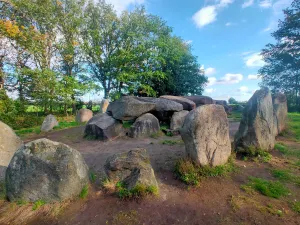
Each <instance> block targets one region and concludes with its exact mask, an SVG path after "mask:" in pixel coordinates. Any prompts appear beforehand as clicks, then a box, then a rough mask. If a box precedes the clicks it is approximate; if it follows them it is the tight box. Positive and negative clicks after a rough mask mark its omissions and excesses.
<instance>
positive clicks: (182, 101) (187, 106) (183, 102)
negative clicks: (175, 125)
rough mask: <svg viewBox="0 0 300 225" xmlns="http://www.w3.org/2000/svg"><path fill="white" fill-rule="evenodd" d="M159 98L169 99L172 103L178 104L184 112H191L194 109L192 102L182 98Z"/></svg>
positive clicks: (169, 96) (194, 105)
mask: <svg viewBox="0 0 300 225" xmlns="http://www.w3.org/2000/svg"><path fill="white" fill-rule="evenodd" d="M160 98H164V99H169V100H172V101H174V102H178V103H180V104H181V105H182V106H183V109H184V110H188V111H191V110H193V109H195V108H196V104H195V102H193V101H191V100H189V99H187V98H184V97H180V96H172V95H163V96H160Z"/></svg>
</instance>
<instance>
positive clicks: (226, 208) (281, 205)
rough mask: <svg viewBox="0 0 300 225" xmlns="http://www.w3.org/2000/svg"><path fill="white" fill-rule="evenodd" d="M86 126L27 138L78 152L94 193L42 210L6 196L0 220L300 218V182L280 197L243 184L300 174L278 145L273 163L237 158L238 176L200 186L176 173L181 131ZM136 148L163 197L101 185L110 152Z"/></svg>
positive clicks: (178, 221) (152, 221) (149, 221)
mask: <svg viewBox="0 0 300 225" xmlns="http://www.w3.org/2000/svg"><path fill="white" fill-rule="evenodd" d="M237 128H238V123H237V122H230V134H231V136H233V134H234V133H235V131H236V130H237ZM83 129H84V127H83V126H82V127H76V128H70V129H65V130H60V131H54V132H51V133H48V134H46V135H43V134H39V135H34V136H30V137H27V138H26V139H25V140H24V141H25V142H29V141H31V140H34V139H37V138H41V137H46V138H48V139H50V140H53V141H59V142H63V143H65V144H68V145H70V146H71V147H73V148H75V149H77V150H78V151H80V152H81V153H82V155H83V156H84V158H85V160H86V162H87V164H88V166H89V167H90V169H91V173H92V174H93V177H94V179H95V182H93V183H92V184H91V187H90V189H89V195H88V197H87V198H85V199H75V200H73V201H69V202H64V203H61V204H57V203H56V204H46V205H43V206H40V207H39V208H38V209H37V210H32V208H33V205H32V204H26V203H20V204H17V203H8V202H6V201H0V224H39V225H42V224H52V225H53V224H72V225H77V224H189V225H191V224H205V225H209V224H264V225H265V224H300V214H299V213H298V214H297V212H295V202H296V201H297V202H298V204H299V201H300V191H299V190H300V189H299V187H300V186H299V185H300V184H295V183H293V182H284V185H285V186H286V187H287V188H288V189H289V194H288V195H287V196H285V197H281V198H279V199H275V198H270V197H267V196H264V195H261V194H260V193H258V192H256V191H253V190H252V191H249V190H248V191H247V190H246V191H245V189H244V190H243V189H241V185H244V184H247V183H248V181H249V179H248V177H250V176H252V177H259V178H264V179H267V180H276V178H275V177H274V176H273V175H272V170H273V169H280V170H290V171H292V173H293V175H294V176H299V175H300V167H299V165H297V160H298V161H299V159H298V158H293V157H288V156H287V155H283V153H281V152H279V151H277V150H274V151H273V152H271V154H272V159H271V160H270V161H269V162H267V163H262V162H259V161H258V160H254V161H253V160H245V159H236V160H235V163H236V165H237V167H238V171H237V172H235V173H234V174H231V175H230V176H227V177H211V178H206V179H203V180H202V181H201V183H200V185H199V186H197V187H191V186H187V185H185V184H183V183H182V182H181V181H179V180H178V179H176V177H175V175H174V172H173V170H174V165H175V163H176V161H177V160H178V159H180V158H183V157H184V155H185V149H184V144H183V143H182V142H181V141H180V140H181V138H180V136H175V137H166V136H164V137H160V138H158V139H153V138H143V139H136V140H132V139H130V138H121V139H117V140H114V141H111V142H100V141H94V140H85V139H83V137H82V134H83ZM166 140H173V141H171V142H168V141H166ZM279 141H280V142H281V143H283V144H286V145H287V146H289V145H290V146H292V147H293V149H296V148H297V149H298V150H299V151H300V143H297V142H296V141H287V140H286V139H285V138H283V137H280V140H279ZM168 143H172V145H171V144H170V145H168ZM136 147H140V148H146V149H147V150H148V153H149V154H150V158H151V164H152V166H153V168H154V170H155V174H156V177H157V180H158V182H159V188H160V195H159V196H158V197H146V199H137V200H127V201H124V200H123V201H122V200H120V199H118V197H117V196H115V195H113V194H110V193H106V192H104V191H103V189H102V188H101V185H100V184H101V180H102V179H103V177H104V176H103V174H104V172H103V165H104V163H105V160H106V159H107V157H108V156H110V155H113V154H115V153H119V152H124V151H128V150H131V149H133V148H136ZM293 208H294V210H292V209H293Z"/></svg>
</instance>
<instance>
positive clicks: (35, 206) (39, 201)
mask: <svg viewBox="0 0 300 225" xmlns="http://www.w3.org/2000/svg"><path fill="white" fill-rule="evenodd" d="M45 204H46V202H45V201H44V200H37V201H35V202H34V203H33V206H32V210H33V211H35V210H37V209H39V208H40V207H41V206H43V205H45Z"/></svg>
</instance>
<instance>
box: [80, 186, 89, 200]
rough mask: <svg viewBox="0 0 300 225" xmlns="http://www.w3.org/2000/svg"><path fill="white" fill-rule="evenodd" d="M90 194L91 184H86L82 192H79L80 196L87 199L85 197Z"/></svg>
mask: <svg viewBox="0 0 300 225" xmlns="http://www.w3.org/2000/svg"><path fill="white" fill-rule="evenodd" d="M88 194H89V186H88V185H85V186H84V187H83V188H82V190H81V192H80V194H79V197H80V198H81V199H85V198H86V197H87V196H88Z"/></svg>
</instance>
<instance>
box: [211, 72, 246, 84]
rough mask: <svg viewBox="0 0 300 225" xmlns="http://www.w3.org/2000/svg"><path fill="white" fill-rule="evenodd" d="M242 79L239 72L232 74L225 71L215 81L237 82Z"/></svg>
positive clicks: (224, 82) (221, 82) (220, 82)
mask: <svg viewBox="0 0 300 225" xmlns="http://www.w3.org/2000/svg"><path fill="white" fill-rule="evenodd" d="M242 80H243V75H242V74H240V73H237V74H232V73H227V74H225V76H224V77H222V78H220V79H219V80H217V81H216V83H218V84H237V83H239V82H240V81H242Z"/></svg>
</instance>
